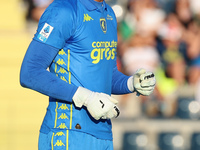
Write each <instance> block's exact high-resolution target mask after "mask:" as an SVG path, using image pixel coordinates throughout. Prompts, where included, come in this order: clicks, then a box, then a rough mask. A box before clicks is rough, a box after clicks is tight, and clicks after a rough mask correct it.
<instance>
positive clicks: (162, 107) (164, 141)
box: [0, 0, 200, 150]
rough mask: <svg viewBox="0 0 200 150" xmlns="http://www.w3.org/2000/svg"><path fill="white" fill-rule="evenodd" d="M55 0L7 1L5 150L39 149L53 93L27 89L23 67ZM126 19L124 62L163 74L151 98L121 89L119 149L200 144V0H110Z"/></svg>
mask: <svg viewBox="0 0 200 150" xmlns="http://www.w3.org/2000/svg"><path fill="white" fill-rule="evenodd" d="M50 1H51V0H1V2H0V51H1V54H0V85H1V86H0V150H27V149H28V150H35V149H37V142H38V135H39V129H40V125H41V123H42V120H43V117H44V115H45V111H46V107H47V105H48V97H47V96H44V95H42V94H39V93H37V92H34V91H31V90H28V89H24V88H22V87H20V84H19V71H20V66H21V62H22V59H23V57H24V54H25V52H26V49H27V47H28V45H29V43H30V41H31V40H32V37H33V34H34V33H35V30H36V27H37V21H38V18H39V17H40V14H41V12H43V10H44V9H45V7H46V6H47V5H48V4H49V2H50ZM107 3H109V4H110V5H111V6H112V8H113V9H114V11H115V13H116V16H117V19H118V35H119V43H118V67H119V70H121V71H122V72H123V73H125V74H127V75H132V74H133V72H134V71H135V70H136V69H137V68H139V67H144V68H146V69H147V70H149V71H153V72H155V74H156V78H157V86H156V89H155V92H154V93H153V94H152V95H151V96H149V97H142V96H140V97H136V96H135V94H129V95H124V96H116V95H113V97H115V98H117V99H118V100H119V101H120V103H119V107H120V109H121V115H120V117H119V118H117V119H113V134H114V149H115V150H200V42H199V41H200V1H198V0H107Z"/></svg>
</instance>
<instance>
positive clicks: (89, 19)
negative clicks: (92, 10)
mask: <svg viewBox="0 0 200 150" xmlns="http://www.w3.org/2000/svg"><path fill="white" fill-rule="evenodd" d="M91 20H94V19H93V18H92V17H90V16H89V15H88V14H84V20H83V22H85V21H91Z"/></svg>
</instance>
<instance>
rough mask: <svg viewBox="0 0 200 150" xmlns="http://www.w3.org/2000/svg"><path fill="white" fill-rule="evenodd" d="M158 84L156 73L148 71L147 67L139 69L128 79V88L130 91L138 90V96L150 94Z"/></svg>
mask: <svg viewBox="0 0 200 150" xmlns="http://www.w3.org/2000/svg"><path fill="white" fill-rule="evenodd" d="M155 84H156V79H155V75H154V74H153V73H152V72H146V70H145V69H138V70H137V71H136V73H135V74H134V75H133V76H132V77H130V78H129V79H128V88H129V90H130V91H132V92H134V91H136V92H137V96H139V95H140V94H141V95H144V96H148V95H150V94H151V93H152V92H153V90H154V88H155Z"/></svg>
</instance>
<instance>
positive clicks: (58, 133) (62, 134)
mask: <svg viewBox="0 0 200 150" xmlns="http://www.w3.org/2000/svg"><path fill="white" fill-rule="evenodd" d="M55 136H65V134H64V133H63V132H62V131H61V132H57V133H56V135H55Z"/></svg>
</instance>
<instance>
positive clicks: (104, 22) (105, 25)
mask: <svg viewBox="0 0 200 150" xmlns="http://www.w3.org/2000/svg"><path fill="white" fill-rule="evenodd" d="M100 26H101V29H102V31H103V32H104V33H106V32H107V24H106V19H105V18H100Z"/></svg>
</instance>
